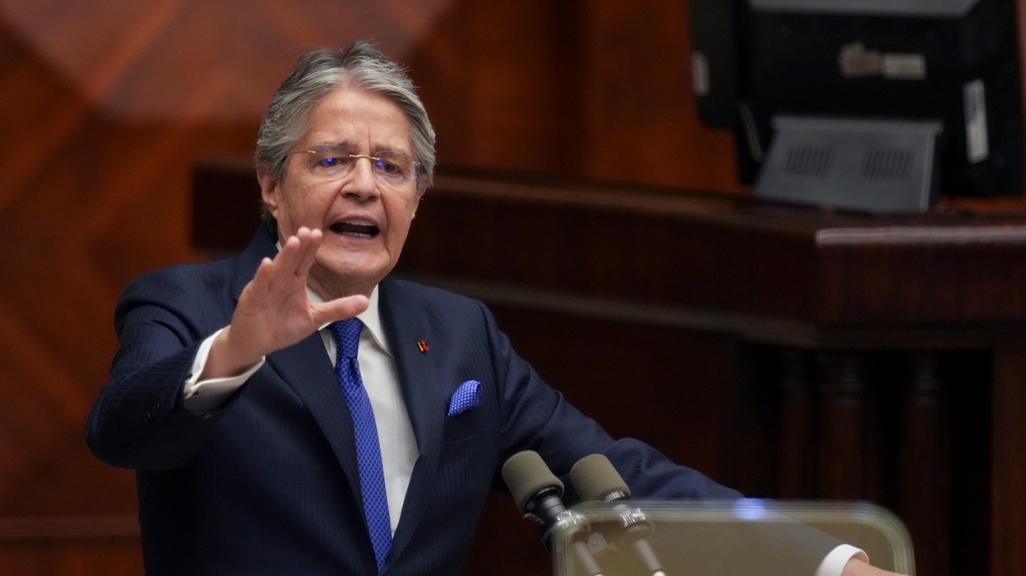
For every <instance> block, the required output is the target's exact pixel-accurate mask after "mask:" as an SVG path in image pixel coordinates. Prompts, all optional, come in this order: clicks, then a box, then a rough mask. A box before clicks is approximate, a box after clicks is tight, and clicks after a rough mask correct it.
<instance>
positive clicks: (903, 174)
mask: <svg viewBox="0 0 1026 576" xmlns="http://www.w3.org/2000/svg"><path fill="white" fill-rule="evenodd" d="M914 160H915V156H914V154H913V153H912V151H910V150H907V149H904V148H871V149H869V150H867V151H866V161H865V163H864V164H863V167H862V168H863V169H862V177H863V178H865V179H866V180H906V179H908V177H909V176H910V175H911V173H912V165H913V162H914Z"/></svg>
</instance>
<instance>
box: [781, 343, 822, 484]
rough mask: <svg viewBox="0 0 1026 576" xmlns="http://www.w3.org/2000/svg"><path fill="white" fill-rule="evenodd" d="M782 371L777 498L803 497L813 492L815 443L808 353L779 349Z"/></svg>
mask: <svg viewBox="0 0 1026 576" xmlns="http://www.w3.org/2000/svg"><path fill="white" fill-rule="evenodd" d="M781 357H782V359H783V364H784V373H783V376H782V378H781V380H780V387H781V388H782V390H783V397H782V398H781V404H780V469H779V476H778V479H779V490H780V497H781V498H788V499H804V498H812V497H813V496H814V495H815V492H814V487H815V467H814V464H815V443H814V442H813V428H812V422H813V421H812V415H813V404H812V398H811V395H810V390H811V386H812V382H811V374H810V372H811V369H810V366H809V356H808V353H807V352H806V351H804V350H796V349H793V348H786V349H782V350H781Z"/></svg>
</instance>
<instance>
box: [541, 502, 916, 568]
mask: <svg viewBox="0 0 1026 576" xmlns="http://www.w3.org/2000/svg"><path fill="white" fill-rule="evenodd" d="M570 512H571V514H569V515H568V518H566V519H565V520H564V521H563V522H560V523H559V524H558V525H557V526H556V527H555V528H554V530H553V533H552V552H553V562H554V572H555V574H557V575H559V576H597V575H599V574H601V575H603V576H628V575H629V576H634V575H645V576H649V575H657V574H659V573H660V572H662V573H663V574H665V575H666V576H728V575H729V576H743V575H766V576H812V575H813V574H814V573H815V571H816V569H817V567H818V566H819V565H820V563H821V562H822V561H823V559H824V558H825V557H826V556H827V554H829V553H830V551H832V550H834V549H835V548H836V547H837V546H839V545H841V544H849V545H851V546H855V547H856V548H860V549H861V550H863V551H864V552H866V554H868V556H869V560H870V562H871V563H872V564H873V565H874V566H878V567H880V568H884V569H887V570H892V571H895V572H898V573H901V574H909V575H911V574H914V569H915V568H914V561H913V556H912V544H911V540H910V539H909V535H908V531H907V530H906V529H905V527H904V525H903V524H902V523H901V521H899V520H898V519H897V517H895V516H894V515H893V514H891V513H890V512H888V511H887V510H885V509H883V508H881V507H879V506H875V505H873V504H869V503H861V502H857V503H848V502H846V503H825V502H817V503H812V502H780V501H770V500H755V499H743V500H738V501H733V502H722V503H709V502H677V501H673V502H669V501H634V500H620V501H613V502H585V503H582V504H579V505H577V506H575V507H573V508H572V509H571V511H570Z"/></svg>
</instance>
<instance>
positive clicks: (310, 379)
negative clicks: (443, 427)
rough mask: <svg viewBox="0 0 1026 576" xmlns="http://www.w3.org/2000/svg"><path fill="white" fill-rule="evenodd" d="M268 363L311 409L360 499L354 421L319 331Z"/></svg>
mask: <svg viewBox="0 0 1026 576" xmlns="http://www.w3.org/2000/svg"><path fill="white" fill-rule="evenodd" d="M267 363H268V364H269V365H270V366H271V368H273V369H274V371H275V372H277V373H278V375H279V376H280V377H281V378H282V380H284V381H285V382H286V383H287V384H288V385H289V386H290V387H291V388H292V391H293V392H295V394H296V396H298V397H299V399H300V400H302V401H303V404H304V405H305V406H306V409H307V410H309V411H310V414H311V415H312V416H313V418H314V420H315V421H316V422H317V425H318V426H319V427H320V429H321V432H322V433H323V434H324V437H325V438H327V440H328V444H329V445H330V446H331V449H332V451H333V452H334V453H335V457H336V458H338V461H339V464H340V465H341V466H342V470H343V472H344V473H345V475H346V478H348V479H349V486H350V488H351V489H352V491H353V497H354V498H355V499H356V502H362V499H361V496H360V489H359V486H360V473H359V469H358V468H357V461H356V445H355V440H354V438H353V420H352V417H351V416H350V415H349V408H348V407H347V406H346V402H345V397H344V396H343V395H342V392H341V390H339V384H338V380H337V379H336V377H335V372H334V370H333V368H332V365H331V360H330V359H329V358H328V354H327V353H326V352H325V351H324V342H323V340H321V335H320V333H314V334H312V335H310V336H309V337H307V338H306V339H305V340H303V341H301V342H299V343H298V344H296V345H294V346H290V347H288V348H285V349H284V350H279V351H277V352H274V353H272V354H270V355H269V356H268V357H267ZM361 506H362V505H361Z"/></svg>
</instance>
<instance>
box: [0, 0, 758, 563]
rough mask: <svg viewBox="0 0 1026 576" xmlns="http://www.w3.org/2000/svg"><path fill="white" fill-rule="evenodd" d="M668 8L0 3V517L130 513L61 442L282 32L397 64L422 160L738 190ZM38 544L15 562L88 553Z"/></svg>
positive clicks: (123, 483) (126, 502)
mask: <svg viewBox="0 0 1026 576" xmlns="http://www.w3.org/2000/svg"><path fill="white" fill-rule="evenodd" d="M687 8H688V6H687V0H639V1H636V2H629V3H627V2H616V1H612V0H602V1H598V2H590V1H585V0H567V1H563V2H551V1H549V0H525V1H522V2H486V1H483V0H435V1H432V2H417V1H414V0H409V1H405V0H390V1H384V0H382V1H381V2H376V3H364V2H358V1H356V0H347V1H342V2H327V1H318V0H305V1H301V2H289V3H283V2H274V1H270V0H251V1H246V0H233V1H226V2H221V3H208V2H203V1H201V0H164V1H160V2H154V3H143V4H140V3H135V2H131V1H130V0H89V1H87V2H81V1H77V0H39V1H36V2H15V1H14V0H2V1H0V175H2V177H0V244H2V245H3V246H5V247H6V250H5V252H4V256H3V258H2V259H0V262H2V273H3V278H4V279H3V281H0V392H2V395H3V401H2V402H0V517H37V516H44V517H65V516H73V517H81V516H85V515H109V514H131V513H133V512H134V510H135V488H134V477H133V475H132V473H131V472H128V471H121V470H115V469H112V468H109V467H107V466H104V465H102V464H100V463H99V462H97V461H96V460H95V459H93V458H92V457H91V455H89V454H88V451H87V449H86V447H85V445H84V442H83V440H82V430H83V423H84V421H85V418H86V414H87V412H88V410H89V407H90V405H91V402H92V400H93V398H94V397H95V395H96V393H97V391H98V390H99V388H100V387H101V386H102V385H103V383H104V381H105V379H106V372H107V368H108V366H109V363H110V360H111V358H112V356H113V354H114V352H115V350H116V347H117V342H116V340H115V337H114V334H113V329H112V320H111V319H112V311H113V306H114V303H115V301H116V299H117V297H118V295H119V293H120V292H121V290H122V289H123V287H124V286H125V284H126V283H127V282H128V281H129V280H130V279H131V278H133V277H135V276H137V275H138V274H140V273H142V272H143V271H146V270H149V269H152V268H156V267H160V266H165V265H168V264H172V263H177V262H185V261H194V260H199V259H201V258H202V256H201V255H199V254H197V253H195V252H194V251H193V250H191V249H190V247H189V242H188V238H189V228H190V221H189V217H188V202H189V193H190V180H189V178H190V177H189V174H190V170H191V168H192V166H193V165H195V164H196V163H197V162H198V161H200V160H201V159H204V158H209V157H230V158H240V159H243V160H245V159H247V158H249V157H250V156H251V154H252V149H253V143H254V140H255V134H256V128H257V124H258V122H259V116H260V111H261V108H262V106H263V105H264V104H265V103H266V101H267V99H269V97H270V95H271V92H272V91H273V90H274V88H275V87H276V86H277V84H278V83H279V82H280V81H281V80H282V79H283V78H284V76H285V74H286V73H287V71H288V70H289V69H290V67H291V65H292V63H293V62H294V60H295V58H296V57H297V56H298V54H299V53H300V52H301V51H302V50H303V49H304V48H306V47H310V46H314V45H321V44H335V45H343V44H346V43H348V42H349V41H351V40H353V39H356V38H360V37H371V38H375V39H377V40H378V41H380V43H381V44H382V47H383V48H384V49H385V50H386V51H388V52H389V53H390V54H391V55H392V56H393V57H395V58H396V59H398V60H400V61H403V62H405V63H406V64H408V65H409V67H410V71H411V75H412V76H413V77H414V79H415V81H416V82H417V84H418V85H419V86H420V88H421V91H422V95H423V97H424V100H425V103H426V105H427V108H428V111H429V113H430V114H431V116H432V118H433V121H434V123H435V126H436V128H437V131H438V134H439V139H438V152H439V154H438V156H439V161H440V163H442V164H443V165H450V166H456V165H465V166H486V167H496V168H511V169H519V170H528V171H541V172H550V173H558V174H567V175H574V176H587V177H598V178H608V179H614V180H628V181H637V182H643V183H652V184H665V185H673V186H681V187H685V188H699V189H712V190H716V191H719V192H722V193H726V194H738V193H740V194H743V193H745V191H744V190H743V188H741V187H740V186H739V185H738V184H737V183H736V180H735V176H734V173H735V166H734V160H733V143H732V139H731V137H730V136H729V135H728V134H727V133H726V132H725V131H717V130H709V129H706V128H704V127H702V126H701V125H699V123H698V120H697V114H696V110H695V107H694V102H693V99H692V97H691V95H690V83H689V78H690V64H689V56H688V52H689V41H688V36H689V33H688V22H687ZM427 202H430V197H429V198H428V200H427ZM2 550H3V548H0V552H2ZM33 550H35V551H37V552H38V551H39V550H41V548H39V547H36V548H32V549H31V550H29V551H28V552H24V551H22V552H19V553H18V554H17V560H16V565H17V566H26V565H28V564H29V563H31V561H30V560H26V556H25V555H24V554H33V553H36V552H33ZM54 553H55V552H54V551H53V550H48V549H43V551H42V552H38V554H39V557H40V558H41V557H42V556H44V555H52V554H54ZM5 556H6V555H5V554H2V553H0V573H10V572H11V570H10V568H11V566H14V565H13V564H5V562H6V561H7V560H5ZM40 562H42V560H40ZM47 562H48V563H40V564H38V566H43V567H50V568H45V569H44V568H40V569H39V570H38V571H37V572H32V573H39V574H70V573H81V574H88V573H95V572H90V571H89V570H88V569H87V568H82V569H75V570H71V569H67V568H66V566H67V565H72V564H74V561H73V560H69V563H70V564H62V563H61V562H60V561H57V560H49V561H47ZM19 572H21V569H20V568H19ZM139 572H141V569H140V570H139ZM22 573H24V572H22ZM102 573H110V572H108V571H104V572H102ZM126 573H131V572H126Z"/></svg>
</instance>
